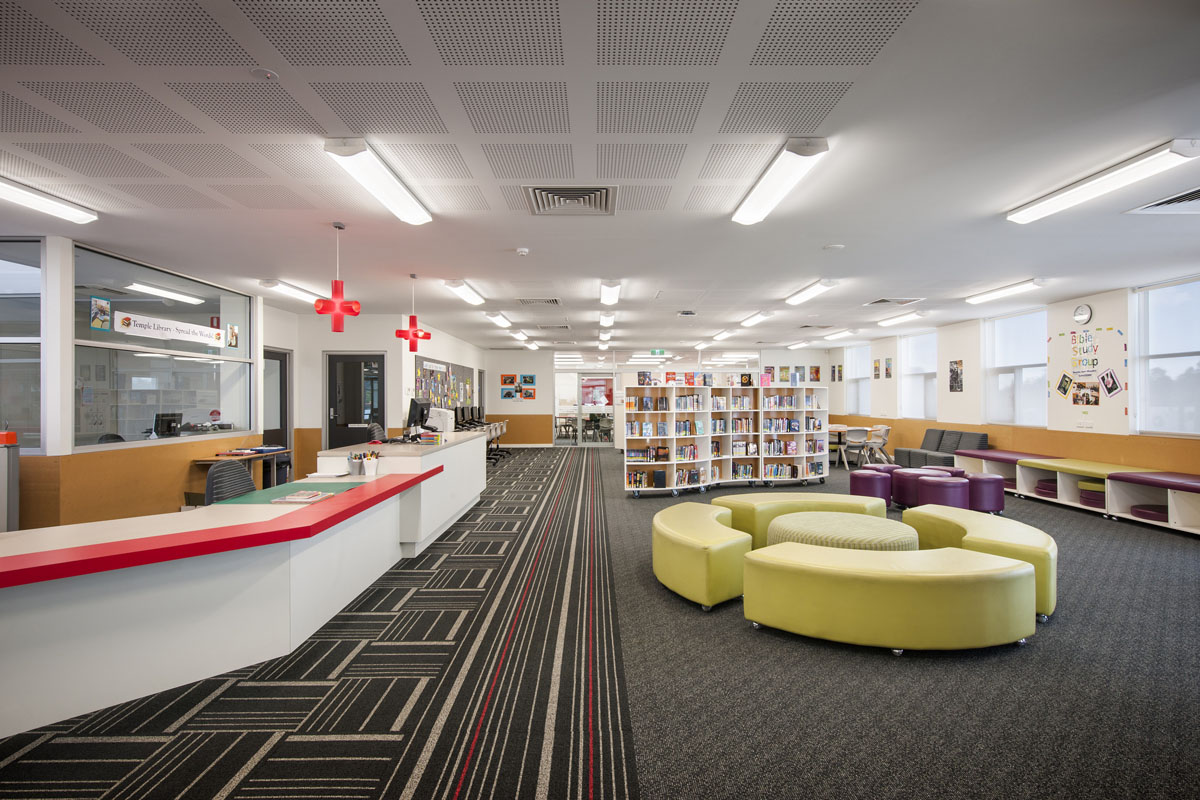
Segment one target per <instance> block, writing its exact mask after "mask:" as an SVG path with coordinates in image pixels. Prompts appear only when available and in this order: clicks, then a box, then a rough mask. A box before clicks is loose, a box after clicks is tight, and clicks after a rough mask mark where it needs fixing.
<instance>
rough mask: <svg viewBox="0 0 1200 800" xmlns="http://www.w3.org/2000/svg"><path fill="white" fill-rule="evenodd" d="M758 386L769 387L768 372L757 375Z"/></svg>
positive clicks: (769, 376)
mask: <svg viewBox="0 0 1200 800" xmlns="http://www.w3.org/2000/svg"><path fill="white" fill-rule="evenodd" d="M758 385H759V386H770V385H771V373H769V372H762V373H759V376H758Z"/></svg>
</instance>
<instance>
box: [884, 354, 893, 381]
mask: <svg viewBox="0 0 1200 800" xmlns="http://www.w3.org/2000/svg"><path fill="white" fill-rule="evenodd" d="M883 377H884V378H887V379H889V380H890V379H891V377H892V360H891V359H890V358H886V359H884V362H883Z"/></svg>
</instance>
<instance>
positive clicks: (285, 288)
mask: <svg viewBox="0 0 1200 800" xmlns="http://www.w3.org/2000/svg"><path fill="white" fill-rule="evenodd" d="M258 285H259V286H261V287H263V288H264V289H274V290H275V291H277V292H279V293H280V294H284V295H287V296H288V297H294V298H295V299H297V300H303V301H304V302H306V303H315V302H317V301H318V300H321V299H322V297H321V295H319V294H313V293H312V292H310V291H307V290H305V289H301V288H300V287H299V286H292V285H291V284H290V283H284V282H283V281H276V280H264V281H259V282H258Z"/></svg>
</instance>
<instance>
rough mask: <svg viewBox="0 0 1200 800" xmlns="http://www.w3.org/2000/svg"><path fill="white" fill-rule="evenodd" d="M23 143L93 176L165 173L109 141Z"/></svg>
mask: <svg viewBox="0 0 1200 800" xmlns="http://www.w3.org/2000/svg"><path fill="white" fill-rule="evenodd" d="M17 147H23V148H25V149H26V150H28V151H29V152H31V153H36V154H38V155H39V156H41V157H42V158H44V159H46V160H47V161H53V162H54V163H55V164H61V165H62V166H64V167H66V168H67V169H69V170H74V171H75V172H78V173H79V174H80V175H87V176H88V177H89V178H161V177H163V175H162V173H161V172H159V171H158V170H156V169H153V168H151V167H148V166H146V165H145V164H143V163H142V162H140V161H138V160H137V159H134V158H130V157H129V156H127V155H125V154H124V153H122V152H121V151H120V150H117V149H116V148H115V147H109V146H108V145H106V144H95V143H90V142H89V143H76V142H24V143H18V144H17Z"/></svg>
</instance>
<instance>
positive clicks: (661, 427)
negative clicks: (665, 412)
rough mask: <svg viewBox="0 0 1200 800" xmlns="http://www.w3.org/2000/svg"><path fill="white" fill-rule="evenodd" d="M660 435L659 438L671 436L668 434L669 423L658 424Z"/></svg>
mask: <svg viewBox="0 0 1200 800" xmlns="http://www.w3.org/2000/svg"><path fill="white" fill-rule="evenodd" d="M658 435H659V436H668V435H669V434H668V433H667V423H665V422H659V423H658Z"/></svg>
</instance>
